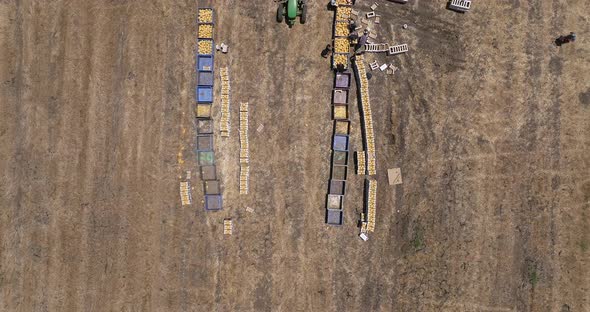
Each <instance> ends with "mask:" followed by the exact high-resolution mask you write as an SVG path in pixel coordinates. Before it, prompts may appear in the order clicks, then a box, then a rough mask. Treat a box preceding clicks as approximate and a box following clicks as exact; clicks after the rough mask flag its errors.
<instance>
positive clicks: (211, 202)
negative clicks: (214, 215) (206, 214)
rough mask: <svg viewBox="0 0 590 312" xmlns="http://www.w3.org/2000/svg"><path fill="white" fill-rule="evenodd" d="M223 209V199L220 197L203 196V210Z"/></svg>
mask: <svg viewBox="0 0 590 312" xmlns="http://www.w3.org/2000/svg"><path fill="white" fill-rule="evenodd" d="M221 209H223V198H222V197H221V195H205V210H221Z"/></svg>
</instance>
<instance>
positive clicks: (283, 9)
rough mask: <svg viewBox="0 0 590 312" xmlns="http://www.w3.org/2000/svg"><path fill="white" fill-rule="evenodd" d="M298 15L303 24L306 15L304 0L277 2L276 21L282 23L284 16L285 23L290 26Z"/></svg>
mask: <svg viewBox="0 0 590 312" xmlns="http://www.w3.org/2000/svg"><path fill="white" fill-rule="evenodd" d="M298 16H299V22H300V23H301V24H305V20H306V17H307V3H306V0H282V1H280V2H279V7H278V8H277V22H279V23H282V22H283V18H284V19H285V21H286V22H287V25H289V27H292V26H293V25H294V24H295V20H296V19H297V17H298Z"/></svg>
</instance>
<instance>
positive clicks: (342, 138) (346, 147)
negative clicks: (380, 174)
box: [325, 71, 352, 225]
mask: <svg viewBox="0 0 590 312" xmlns="http://www.w3.org/2000/svg"><path fill="white" fill-rule="evenodd" d="M351 77H352V75H351V73H350V72H346V71H345V72H335V75H334V89H333V90H332V109H333V114H332V119H334V133H333V135H332V159H331V170H330V182H329V186H328V195H327V199H326V218H325V221H326V224H329V225H342V224H343V223H344V196H345V194H346V184H347V181H346V178H347V175H348V163H349V159H350V120H349V110H348V107H349V106H348V95H349V90H350V82H351Z"/></svg>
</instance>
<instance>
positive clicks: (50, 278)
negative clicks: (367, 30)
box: [0, 0, 590, 312]
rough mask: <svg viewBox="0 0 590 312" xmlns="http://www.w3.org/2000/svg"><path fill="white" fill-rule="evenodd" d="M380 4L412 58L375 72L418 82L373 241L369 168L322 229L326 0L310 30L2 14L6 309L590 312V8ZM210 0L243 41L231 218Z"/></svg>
mask: <svg viewBox="0 0 590 312" xmlns="http://www.w3.org/2000/svg"><path fill="white" fill-rule="evenodd" d="M375 1H377V3H378V4H379V7H378V9H377V14H380V15H381V24H379V25H377V26H376V27H375V29H376V31H377V33H378V35H379V38H378V41H383V42H396V43H407V44H408V45H409V47H410V51H409V53H407V54H404V55H400V56H385V55H367V57H366V58H367V59H368V60H371V61H372V60H374V59H376V60H378V61H379V63H384V62H388V63H393V64H395V65H396V66H397V67H399V68H400V70H399V71H398V72H397V73H396V74H395V75H394V76H387V75H385V74H384V73H380V72H379V73H374V75H373V78H372V79H371V80H370V84H369V88H370V89H369V90H370V94H371V99H372V103H371V105H372V110H373V120H374V123H375V133H376V143H377V171H378V175H377V176H376V179H377V180H378V183H379V187H378V201H377V222H376V232H375V233H374V234H373V235H372V236H371V237H370V240H369V241H368V242H362V241H361V240H360V239H359V238H358V237H357V235H358V229H357V228H356V221H357V220H358V214H359V213H360V211H361V210H362V199H363V198H362V191H363V189H362V188H363V177H360V176H357V175H354V174H352V172H351V171H349V184H348V188H347V195H346V202H345V208H344V209H345V225H344V226H342V227H337V228H334V227H329V226H326V225H325V224H324V211H325V210H324V209H325V196H326V192H327V189H328V178H329V166H330V160H329V157H330V142H331V133H332V121H331V120H330V116H331V112H330V104H329V103H330V92H331V88H332V79H333V74H332V72H331V71H330V68H329V61H328V60H326V59H323V58H321V57H320V51H321V50H322V48H323V47H324V46H325V45H326V44H327V43H329V41H330V37H331V27H332V17H333V12H331V11H328V10H327V7H326V3H324V2H328V1H310V9H309V14H310V16H309V19H308V22H307V24H306V25H300V24H297V25H295V26H294V27H293V28H292V29H288V28H287V26H286V25H285V24H277V23H276V22H275V12H276V6H275V4H274V3H273V2H272V1H270V0H256V1H234V0H215V1H197V2H198V3H197V2H196V1H170V0H153V1H125V0H110V1H83V0H74V1H63V0H56V1H30V0H25V1H10V0H9V1H0V311H561V312H566V311H576V312H578V311H590V295H588V294H589V293H590V272H589V270H588V266H589V264H590V263H589V260H590V230H589V228H590V224H589V222H590V220H589V214H590V210H589V208H590V177H589V175H588V172H590V76H589V74H588V73H589V72H590V44H589V40H588V37H589V36H590V35H589V33H590V26H589V20H588V19H589V17H590V15H589V13H588V12H590V2H588V1H585V0H570V1H567V3H566V1H541V0H536V1H533V0H529V1H525V0H520V1H519V0H512V1H474V2H473V7H472V10H471V11H470V12H468V13H466V14H459V13H455V12H451V11H448V10H446V9H445V3H446V1H425V0H410V1H409V3H408V4H406V5H400V4H394V3H390V2H386V1H384V0H375ZM373 2H374V1H373V0H372V1H365V0H358V1H357V5H356V9H357V10H359V11H362V12H367V11H368V10H369V9H368V6H369V5H370V4H372V3H373ZM197 5H201V6H213V7H214V8H215V9H216V11H217V14H216V29H215V38H216V40H217V42H226V43H228V44H229V45H230V53H229V54H227V55H218V56H217V59H216V68H217V69H219V68H220V67H221V66H226V65H227V66H229V68H230V79H231V85H232V103H231V105H232V106H231V109H232V134H231V137H230V138H228V139H222V138H221V137H219V136H218V135H217V136H216V137H215V144H216V152H217V157H218V174H220V175H221V180H222V182H223V185H224V193H223V194H224V205H225V209H224V210H223V211H221V212H208V213H207V212H205V211H204V210H203V208H202V203H201V201H202V199H203V191H202V189H201V185H202V183H201V181H200V179H199V177H198V174H197V171H196V169H197V167H196V162H195V153H194V152H193V149H194V143H195V142H194V135H195V129H194V119H193V116H194V113H193V109H194V86H195V83H196V78H195V73H194V67H195V61H194V47H195V44H196V39H195V37H196V35H195V34H196V23H195V18H196V13H197ZM404 23H405V24H408V28H407V29H405V30H403V29H402V28H401V25H402V24H404ZM569 31H576V32H577V33H578V41H577V42H576V43H573V44H572V43H570V44H567V45H564V46H562V47H561V48H557V47H556V46H555V45H553V44H552V41H553V40H554V39H555V37H556V36H558V35H560V34H567V33H568V32H569ZM217 73H218V71H217ZM216 83H217V84H218V85H219V78H218V76H217V75H216ZM217 88H219V87H217ZM216 92H217V94H218V93H219V90H216ZM217 99H219V97H217ZM240 101H248V102H249V103H250V155H251V156H250V157H251V164H250V170H251V171H250V194H249V195H246V196H244V195H242V196H240V195H238V144H239V143H238V133H237V125H238V119H237V117H238V114H237V110H238V103H239V102H240ZM352 103H356V99H354V98H353V100H352ZM215 105H216V107H217V108H218V107H219V106H218V105H219V102H216V103H215ZM215 117H216V118H217V120H219V119H218V117H219V111H218V109H217V110H216V111H215ZM351 120H352V138H351V145H352V146H351V147H352V150H360V149H362V143H361V142H362V141H361V131H360V121H359V114H358V109H356V108H355V109H353V110H352V112H351ZM260 125H263V126H264V128H263V129H262V131H260V132H258V131H256V129H257V128H258V127H259V126H260ZM215 126H216V127H217V128H218V127H219V125H218V122H216V124H215ZM393 167H400V168H401V170H402V174H403V181H404V182H403V184H402V185H398V186H396V187H393V186H389V185H387V176H386V169H387V168H393ZM186 170H192V171H193V174H192V178H191V181H192V184H193V186H194V191H193V200H194V204H193V205H191V206H181V205H180V198H179V189H178V187H179V181H180V180H181V178H184V177H185V172H186ZM246 207H250V208H253V209H254V212H253V213H249V212H246V210H245V209H246ZM226 217H231V218H232V219H233V220H234V234H233V235H232V236H225V237H224V236H223V234H222V220H223V218H226Z"/></svg>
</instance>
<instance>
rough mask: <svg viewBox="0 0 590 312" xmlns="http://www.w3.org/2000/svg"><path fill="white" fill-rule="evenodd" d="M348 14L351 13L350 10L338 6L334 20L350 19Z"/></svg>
mask: <svg viewBox="0 0 590 312" xmlns="http://www.w3.org/2000/svg"><path fill="white" fill-rule="evenodd" d="M350 13H352V9H351V8H349V7H342V6H339V7H338V8H336V19H337V20H340V21H342V20H345V19H347V18H349V17H350Z"/></svg>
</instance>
